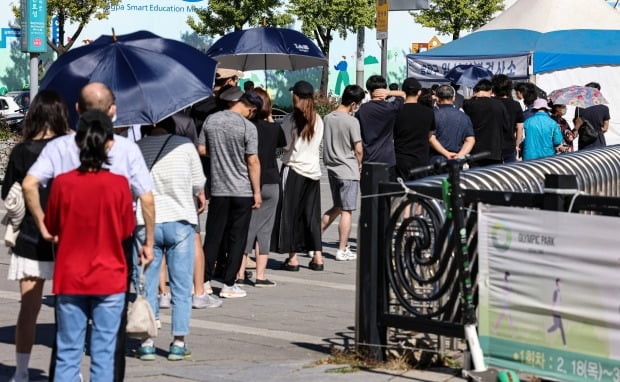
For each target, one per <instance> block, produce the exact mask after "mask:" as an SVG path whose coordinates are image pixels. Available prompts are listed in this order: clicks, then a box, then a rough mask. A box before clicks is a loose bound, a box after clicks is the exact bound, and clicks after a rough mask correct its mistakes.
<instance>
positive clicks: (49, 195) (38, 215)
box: [1, 69, 609, 382]
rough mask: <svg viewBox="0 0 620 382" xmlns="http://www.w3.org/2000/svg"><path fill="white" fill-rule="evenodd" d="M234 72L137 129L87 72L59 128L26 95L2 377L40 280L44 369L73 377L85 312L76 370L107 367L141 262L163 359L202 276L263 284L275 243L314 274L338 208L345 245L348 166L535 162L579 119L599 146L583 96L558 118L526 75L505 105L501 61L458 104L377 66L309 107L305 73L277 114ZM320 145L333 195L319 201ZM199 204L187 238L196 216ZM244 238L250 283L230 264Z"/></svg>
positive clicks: (175, 352)
mask: <svg viewBox="0 0 620 382" xmlns="http://www.w3.org/2000/svg"><path fill="white" fill-rule="evenodd" d="M238 79H239V73H238V72H237V71H233V70H227V69H218V74H217V77H216V83H215V87H214V94H213V95H212V96H210V97H208V98H207V99H205V100H204V101H202V102H200V103H198V104H196V105H194V106H193V107H192V109H191V113H190V114H189V116H188V115H186V114H184V113H183V112H180V113H178V114H176V115H174V116H172V117H169V118H167V119H165V120H163V121H161V122H158V123H157V124H155V125H153V126H143V127H142V129H141V131H140V134H139V135H140V136H141V139H139V140H137V143H134V142H132V139H128V138H126V137H123V136H121V135H118V134H115V132H117V133H120V131H118V130H116V131H115V129H114V128H113V127H112V120H113V118H114V116H115V114H116V109H117V105H116V103H115V98H114V94H113V93H112V91H111V90H110V89H109V88H108V87H107V86H106V85H104V84H101V83H90V84H88V85H87V86H85V87H84V88H83V89H82V90H81V93H80V97H79V101H78V103H77V105H76V108H77V111H78V113H79V114H80V120H79V123H78V125H77V127H76V134H72V133H71V129H70V126H69V122H68V112H67V106H66V105H65V104H64V102H63V100H62V99H61V97H60V96H58V95H57V94H56V93H54V92H51V91H41V92H40V93H39V94H38V95H37V96H36V97H35V99H34V100H33V103H32V105H31V107H30V111H29V113H28V115H27V117H26V120H25V123H24V125H25V127H24V134H23V142H22V143H20V144H18V145H17V146H16V147H15V149H14V150H13V152H12V153H11V156H10V159H9V165H8V168H7V174H6V176H5V179H4V183H3V187H2V195H1V196H2V197H3V199H4V198H6V197H7V195H8V194H9V190H10V189H11V187H12V186H13V185H14V184H15V183H17V184H21V185H22V187H23V195H24V199H25V201H26V204H27V206H28V210H27V211H26V215H25V217H24V219H23V222H22V224H21V225H20V234H19V236H18V238H17V240H16V243H15V246H14V247H13V248H12V250H11V253H12V254H11V265H10V269H9V279H11V280H16V281H19V283H20V292H21V295H22V301H21V307H20V313H19V318H18V321H17V325H16V340H15V341H16V363H17V368H16V372H15V375H14V376H13V379H12V380H13V381H16V382H21V381H27V380H28V363H29V358H30V353H31V350H32V346H33V342H34V333H35V328H36V319H37V316H38V313H39V310H40V307H41V300H42V293H43V284H44V281H45V280H51V279H53V280H54V281H53V282H54V284H53V291H54V293H55V294H56V296H57V297H56V324H57V330H56V339H55V344H54V349H53V355H52V362H51V365H50V377H51V378H54V377H56V378H58V380H75V379H77V378H79V372H80V363H81V358H82V351H83V348H84V342H85V335H86V327H87V323H88V320H89V319H90V320H92V321H93V327H94V328H95V329H94V330H93V331H92V332H91V337H90V347H91V357H92V362H91V379H93V380H115V381H119V380H122V379H123V376H124V356H125V338H124V327H125V319H126V317H125V316H126V308H127V296H128V295H127V293H128V292H129V290H130V285H131V283H132V281H133V283H134V285H135V284H137V283H138V282H139V281H138V280H137V275H138V273H139V269H140V267H141V266H146V285H145V290H146V296H147V300H148V301H149V304H150V305H151V307H152V309H153V311H154V313H155V316H156V318H159V309H160V308H171V309H172V325H171V326H172V328H171V329H172V336H173V339H172V342H171V343H170V348H169V353H168V359H169V360H171V361H177V360H182V359H185V358H187V357H189V356H191V351H190V349H189V347H188V345H187V341H186V337H187V336H188V335H189V322H190V318H191V311H192V308H195V309H200V308H217V307H220V306H222V301H221V300H220V299H219V298H218V297H216V296H215V295H214V290H213V287H212V281H214V280H218V281H220V282H221V283H222V287H221V289H220V291H219V297H224V298H240V297H244V296H246V295H247V291H246V290H245V289H244V288H243V286H244V285H246V284H248V283H251V284H253V285H254V286H256V287H273V286H275V285H276V283H275V282H274V281H272V280H269V279H268V278H267V276H266V269H267V261H268V256H269V253H270V252H279V253H286V254H288V257H287V258H286V259H285V261H284V262H283V263H282V264H281V266H280V269H282V270H284V271H290V272H297V271H299V270H300V263H299V258H298V254H299V253H300V252H307V253H308V254H309V255H310V257H311V260H310V263H309V264H308V268H309V269H310V270H313V271H323V270H324V269H325V264H324V257H323V252H322V238H321V236H322V233H323V232H324V231H325V230H326V229H327V228H328V227H329V226H330V224H332V222H334V221H335V219H337V218H338V217H340V222H339V227H338V233H339V241H338V249H337V251H336V255H335V259H336V260H339V261H347V260H355V259H356V258H357V255H356V254H355V253H354V252H353V251H352V250H351V249H350V248H349V246H348V239H349V235H350V231H351V216H352V213H353V211H355V209H356V208H357V205H358V199H357V198H358V193H359V181H360V175H361V169H362V164H363V163H364V162H383V163H387V164H388V165H389V166H390V171H391V176H392V177H393V178H396V177H401V178H403V179H410V178H411V176H410V171H411V170H412V169H413V168H416V167H420V166H425V165H428V164H429V163H431V162H433V161H435V160H449V159H454V158H456V157H459V156H463V155H466V154H469V153H477V152H484V151H488V152H489V153H490V154H489V156H488V157H487V158H485V159H482V160H479V161H478V162H477V163H475V165H477V166H484V165H491V164H498V163H510V162H514V161H516V160H519V159H521V158H522V159H523V160H530V159H536V158H540V157H544V156H548V155H553V154H555V153H558V152H565V151H572V149H573V140H574V139H575V138H576V137H577V136H578V133H579V128H580V126H581V125H582V124H583V121H584V120H588V121H589V122H590V123H592V124H593V125H594V126H595V128H596V129H597V131H598V132H599V138H598V139H597V140H595V142H594V143H592V144H591V145H590V146H587V147H583V146H580V147H579V149H586V148H591V147H601V146H604V145H605V138H604V133H605V132H606V130H607V128H608V121H609V110H608V109H607V107H606V106H603V105H598V106H596V107H592V108H587V109H584V110H579V111H578V113H577V114H576V117H575V120H574V126H575V127H574V129H570V127H569V126H568V123H567V122H566V120H565V119H564V118H563V115H564V113H565V110H566V107H565V106H564V105H553V104H551V105H550V104H549V103H548V102H547V101H546V100H543V99H540V98H538V96H537V94H536V90H535V87H533V85H530V84H519V85H518V86H516V87H515V89H514V90H515V92H516V97H517V99H518V100H522V102H523V105H524V107H522V105H521V103H520V102H519V101H518V100H515V99H513V97H512V92H513V84H512V81H511V80H510V78H508V77H507V76H504V75H497V76H495V77H494V78H493V79H492V80H481V81H480V82H479V83H478V84H477V85H476V87H475V89H474V96H473V97H471V98H470V99H467V100H463V98H462V96H461V97H459V96H460V95H459V94H458V93H457V92H456V89H455V87H453V86H451V85H440V86H436V87H433V88H432V89H423V88H422V86H421V84H420V83H419V82H418V81H417V80H416V79H414V78H407V79H406V80H405V81H404V82H403V84H402V86H400V89H398V86H396V88H395V87H393V86H390V89H388V86H387V83H386V80H385V79H384V78H382V77H381V76H371V77H370V78H369V79H368V81H367V82H366V91H365V90H364V89H362V88H361V87H360V86H357V85H349V86H347V87H346V88H345V89H344V91H343V96H342V99H341V103H340V105H339V106H338V108H337V109H336V110H334V111H332V112H331V113H329V114H328V115H326V116H324V118H321V116H320V115H319V114H318V113H317V109H316V104H315V100H314V92H315V91H314V88H313V87H312V85H311V84H310V83H308V82H306V81H299V82H297V83H295V85H294V86H293V87H292V88H291V89H290V91H291V94H292V102H293V111H292V113H290V114H288V115H287V116H286V117H285V118H284V119H283V121H282V122H281V124H277V123H275V122H274V120H273V117H272V115H271V100H270V99H269V95H268V93H267V92H266V91H265V90H263V89H261V88H254V87H253V86H249V87H248V88H247V90H246V91H245V92H244V91H242V90H241V89H240V88H239V87H238V86H237V81H238ZM587 86H593V87H598V88H599V89H600V86H599V85H598V84H596V83H591V84H588V85H587ZM366 97H370V99H369V100H367V99H365V98H366ZM118 107H123V105H118ZM550 111H552V114H549V112H550ZM279 149H281V150H283V151H284V155H283V156H282V158H281V160H282V168H281V169H278V164H277V160H276V151H277V150H279ZM321 149H322V150H323V155H322V157H323V162H324V165H325V167H326V169H327V173H328V174H327V175H328V179H329V184H330V191H331V196H332V201H333V205H332V206H331V208H329V209H328V210H327V211H325V212H324V213H321V203H320V200H321V199H320V178H321V175H322V174H321V166H320V159H319V158H320V157H321V156H320V155H319V154H320V150H321ZM423 175H424V174H423ZM102 190H105V192H101V191H102ZM136 198H137V199H136ZM134 200H137V203H135V205H134V203H133V202H134ZM207 200H208V201H209V208H208V210H207V211H208V212H207V219H206V227H205V233H206V234H205V238H204V243H203V242H201V236H200V226H199V218H198V215H199V214H200V213H202V212H203V211H204V210H205V209H206V204H207ZM155 207H156V208H155ZM252 251H254V255H255V259H256V260H255V262H256V265H255V266H256V278H255V280H254V281H250V280H248V277H247V272H245V266H246V264H247V262H248V261H249V255H250V254H251V253H252ZM86 254H88V256H86ZM166 279H168V281H169V290H168V289H167V285H166V281H165V280H166ZM171 302H172V303H171ZM136 355H137V356H138V357H139V358H140V359H142V360H153V359H155V357H156V349H155V345H154V341H153V339H152V338H143V339H142V341H141V344H140V346H139V348H138V349H136Z"/></svg>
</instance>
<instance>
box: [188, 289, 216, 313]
mask: <svg viewBox="0 0 620 382" xmlns="http://www.w3.org/2000/svg"><path fill="white" fill-rule="evenodd" d="M220 306H222V300H220V299H219V298H217V297H215V296H212V295H210V294H208V293H207V292H205V293H203V294H202V296H197V295H193V296H192V308H194V309H204V308H219V307H220Z"/></svg>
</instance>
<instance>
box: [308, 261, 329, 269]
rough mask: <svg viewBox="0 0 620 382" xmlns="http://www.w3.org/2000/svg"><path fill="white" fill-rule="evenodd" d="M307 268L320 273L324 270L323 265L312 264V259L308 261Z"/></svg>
mask: <svg viewBox="0 0 620 382" xmlns="http://www.w3.org/2000/svg"><path fill="white" fill-rule="evenodd" d="M308 268H310V269H312V270H313V271H322V270H325V265H324V264H317V263H315V262H314V259H312V260H310V263H309V264H308Z"/></svg>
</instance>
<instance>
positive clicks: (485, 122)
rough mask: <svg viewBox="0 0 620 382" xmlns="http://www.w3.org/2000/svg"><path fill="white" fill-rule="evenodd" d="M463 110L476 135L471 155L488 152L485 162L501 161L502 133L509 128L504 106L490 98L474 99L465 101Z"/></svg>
mask: <svg viewBox="0 0 620 382" xmlns="http://www.w3.org/2000/svg"><path fill="white" fill-rule="evenodd" d="M463 110H464V111H465V113H467V115H468V116H469V118H470V119H471V122H472V124H473V125H474V134H475V135H476V143H475V144H474V148H473V149H472V150H471V153H472V154H477V153H480V152H483V151H489V152H490V153H491V155H489V156H488V157H487V158H485V160H492V161H500V160H502V133H503V131H505V130H508V129H509V128H510V127H509V126H510V125H509V122H508V112H507V111H506V108H505V107H504V104H503V103H501V102H500V101H498V100H496V99H493V98H490V97H476V98H471V99H469V100H467V101H465V103H464V104H463ZM506 125H508V126H506Z"/></svg>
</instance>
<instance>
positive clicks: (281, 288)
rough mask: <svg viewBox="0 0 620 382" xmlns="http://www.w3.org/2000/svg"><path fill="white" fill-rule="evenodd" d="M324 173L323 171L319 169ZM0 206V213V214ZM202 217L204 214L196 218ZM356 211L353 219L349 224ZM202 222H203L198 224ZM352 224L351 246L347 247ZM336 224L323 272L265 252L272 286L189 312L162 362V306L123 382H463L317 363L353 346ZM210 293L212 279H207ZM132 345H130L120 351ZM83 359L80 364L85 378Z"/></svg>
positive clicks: (0, 349) (351, 299)
mask: <svg viewBox="0 0 620 382" xmlns="http://www.w3.org/2000/svg"><path fill="white" fill-rule="evenodd" d="M324 174H326V173H325V172H324ZM321 192H322V195H321V199H322V207H323V210H326V209H327V208H329V207H330V206H331V198H330V194H329V185H328V184H327V177H326V176H325V175H324V176H323V179H322V181H321ZM1 213H2V211H0V214H1ZM203 219H204V217H203ZM356 221H357V215H356V216H354V222H356ZM202 227H204V225H203V226H202ZM356 229H357V227H356V226H354V227H353V233H352V237H353V239H352V240H351V246H352V248H353V249H355V231H356ZM336 241H337V227H336V226H335V225H334V226H332V227H330V229H329V230H328V231H327V232H326V233H325V235H324V238H323V242H324V251H325V259H326V260H325V271H324V272H314V271H312V270H309V269H308V268H307V265H308V262H309V261H310V258H308V257H304V256H302V257H300V261H301V265H302V267H301V270H300V272H286V271H280V270H277V268H278V267H279V264H280V262H281V261H283V260H284V259H285V258H286V256H285V255H280V254H272V256H270V260H269V268H271V269H269V270H268V276H267V277H268V278H269V279H271V280H273V281H276V282H277V284H278V285H277V286H276V287H274V288H254V287H252V286H247V287H245V288H246V290H247V291H248V295H247V297H245V298H241V299H229V300H226V299H225V300H224V305H223V307H221V308H216V309H203V310H193V311H192V322H191V334H190V336H188V337H187V342H188V345H189V347H190V349H191V350H192V352H193V355H192V357H191V358H190V359H188V360H185V361H179V362H170V361H168V360H167V359H166V355H167V351H168V345H169V343H170V342H171V338H172V337H171V334H170V310H162V311H161V321H162V329H161V331H160V335H159V336H158V337H157V338H156V339H155V344H156V346H157V349H158V357H157V359H156V360H155V361H152V362H144V361H140V360H138V359H136V358H132V357H131V356H130V355H128V357H127V359H126V360H127V369H126V378H125V380H126V381H153V382H156V381H162V382H164V381H225V382H228V381H231V382H232V381H290V380H296V381H323V380H329V381H332V380H333V381H396V380H406V381H437V382H439V381H451V382H453V381H464V379H462V378H457V377H455V376H453V375H452V374H450V373H449V372H448V371H446V372H442V373H432V372H424V371H416V370H410V371H407V372H403V371H387V370H377V371H370V370H369V371H354V372H346V371H347V368H343V366H338V365H317V363H316V361H317V360H320V359H323V358H325V357H327V356H328V355H329V353H330V349H331V347H337V348H343V347H349V346H350V347H352V346H353V345H354V320H355V317H354V308H355V273H356V264H355V262H354V261H353V262H338V261H335V259H334V255H335V252H336V244H335V243H336ZM8 259H9V257H8V254H7V250H6V248H4V247H2V248H1V249H0V381H6V380H8V378H9V377H10V376H11V374H12V373H13V371H14V365H15V356H14V345H13V343H14V342H13V341H14V329H15V320H16V317H17V313H18V310H19V293H18V285H17V283H15V282H10V281H7V280H6V276H5V275H6V273H7V268H8ZM214 287H215V290H216V292H217V291H218V290H219V288H218V287H219V284H217V283H214ZM50 288H51V283H48V284H47V285H46V288H45V296H46V297H45V305H44V306H43V308H42V311H41V314H40V316H39V320H38V323H39V324H38V328H37V339H36V345H35V347H34V349H33V353H32V359H31V363H30V376H31V380H32V381H45V380H47V370H48V366H49V357H50V353H51V351H50V349H51V344H52V338H53V325H52V323H53V309H52V308H51V307H50V306H51V302H52V298H53V297H52V295H51V292H50ZM137 346H138V343H137V342H136V341H132V342H130V344H129V346H128V348H135V347H137ZM88 363H89V360H88V358H86V359H85V361H84V362H83V374H84V375H85V376H87V375H88V368H87V367H86V366H88Z"/></svg>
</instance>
